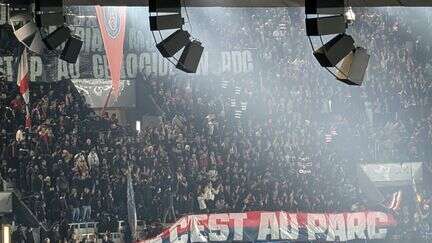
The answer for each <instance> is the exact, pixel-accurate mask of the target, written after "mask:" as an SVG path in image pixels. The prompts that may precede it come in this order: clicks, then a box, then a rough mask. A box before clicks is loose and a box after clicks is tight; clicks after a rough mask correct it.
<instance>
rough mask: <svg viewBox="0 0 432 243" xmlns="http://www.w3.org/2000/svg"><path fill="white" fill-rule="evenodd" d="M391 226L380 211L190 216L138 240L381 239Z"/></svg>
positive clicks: (144, 242)
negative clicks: (153, 235)
mask: <svg viewBox="0 0 432 243" xmlns="http://www.w3.org/2000/svg"><path fill="white" fill-rule="evenodd" d="M394 225H396V222H395V219H394V217H393V216H392V215H390V214H387V213H383V212H356V213H340V214H312V213H288V212H247V213H221V214H209V215H190V216H186V217H183V218H181V219H179V220H178V221H177V222H176V223H174V224H173V225H172V226H171V227H170V228H168V229H166V230H164V231H163V232H162V233H161V234H160V235H158V236H157V237H156V238H153V239H149V240H142V241H139V242H140V243H168V242H215V241H216V242H233V241H234V242H235V241H241V242H271V241H281V240H282V241H288V240H295V241H303V242H311V241H319V242H323V241H324V242H325V241H328V242H331V241H339V242H345V241H349V240H354V239H370V240H372V239H385V237H386V235H387V230H388V228H390V227H392V226H394Z"/></svg>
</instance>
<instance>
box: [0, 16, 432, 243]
mask: <svg viewBox="0 0 432 243" xmlns="http://www.w3.org/2000/svg"><path fill="white" fill-rule="evenodd" d="M231 11H233V12H235V11H234V10H231ZM244 11H246V14H245V13H243V15H244V16H248V17H243V18H241V21H239V22H238V27H233V28H232V29H231V31H235V30H241V31H239V32H236V31H235V32H236V34H235V35H239V36H240V37H241V38H240V39H242V40H245V41H244V42H240V41H238V42H236V43H237V44H241V45H243V44H244V43H246V45H250V47H253V46H254V47H257V49H258V50H260V53H259V59H261V60H262V67H261V68H259V69H260V70H257V72H256V73H254V74H253V75H252V74H250V75H249V74H248V75H232V78H231V80H230V81H229V84H228V86H226V85H225V84H223V85H221V80H220V79H219V77H217V76H216V77H212V78H209V79H210V81H212V82H208V81H206V82H204V81H203V80H199V78H198V77H197V78H191V79H192V80H191V81H192V82H190V83H188V82H184V81H182V80H181V77H178V78H176V79H173V78H169V79H165V78H160V77H156V76H152V75H150V76H148V77H146V79H145V80H144V82H147V83H148V84H149V87H151V93H152V95H153V98H154V99H155V100H156V103H157V105H158V106H159V107H160V108H161V110H162V111H163V116H162V117H161V119H160V123H159V124H158V125H157V126H151V127H146V128H144V129H143V130H142V131H140V132H137V131H136V130H135V129H134V127H133V126H132V125H131V124H126V125H120V124H119V121H118V118H117V117H116V116H115V115H109V114H107V113H104V114H102V115H101V116H99V115H98V114H96V113H95V112H94V111H92V110H91V109H90V108H89V107H88V105H87V104H86V102H85V100H84V98H83V96H81V94H79V93H78V92H77V91H76V90H75V89H74V87H73V84H72V83H71V82H67V81H63V82H59V83H55V84H46V83H45V84H36V83H35V84H33V83H32V85H31V92H30V94H31V108H30V111H31V118H32V126H31V128H25V127H24V124H25V122H24V121H25V104H24V102H23V99H22V98H21V97H20V96H19V95H18V90H17V87H16V85H15V84H10V83H4V82H2V83H0V85H1V86H0V91H1V95H0V114H1V117H0V125H1V126H0V127H1V129H0V130H1V131H0V133H1V136H0V152H1V153H0V162H1V163H0V166H1V167H0V174H1V177H2V179H3V180H4V181H7V182H10V183H13V184H14V185H15V187H16V188H17V189H18V190H19V191H20V192H21V193H22V195H23V198H24V199H23V200H25V201H26V202H27V203H28V205H29V206H30V208H31V209H32V211H33V213H34V215H35V216H36V217H37V219H38V220H39V221H41V222H43V223H45V224H47V225H58V227H57V226H56V227H57V228H58V229H59V231H60V233H59V234H56V236H55V237H57V238H55V237H52V238H54V239H52V240H53V241H54V242H56V241H55V240H56V239H57V240H58V239H59V238H66V237H68V229H67V227H66V226H64V225H65V224H66V225H67V223H68V222H82V221H90V220H91V221H98V222H100V223H101V225H103V226H102V227H100V228H101V229H100V230H101V231H109V230H111V229H110V226H109V222H111V221H113V220H114V221H115V220H120V219H125V218H126V215H127V210H126V174H127V172H128V169H130V170H131V174H132V177H133V182H134V190H135V200H136V206H137V213H138V217H139V218H140V219H143V220H145V221H146V222H147V223H148V224H158V223H160V222H167V221H168V222H172V221H174V220H175V219H176V218H178V217H179V216H180V215H185V214H191V213H212V212H239V211H249V210H286V211H307V212H342V211H356V210H363V209H367V208H368V203H367V202H366V201H365V200H364V197H363V196H362V192H361V190H360V189H359V188H358V187H357V183H356V180H355V171H356V170H355V168H356V164H357V163H358V162H359V161H360V162H370V161H383V160H386V161H395V162H396V161H397V162H408V161H423V162H426V163H427V166H428V167H429V168H430V160H429V159H430V158H431V154H430V153H431V151H432V144H431V142H432V112H431V109H430V108H429V107H430V105H431V104H432V102H431V101H432V100H431V99H432V93H431V92H432V86H431V83H430V78H431V77H432V76H431V74H430V73H428V72H429V71H428V70H429V68H428V67H427V65H425V63H426V61H425V60H429V59H430V57H431V55H432V52H431V50H430V47H426V48H425V46H424V45H423V43H418V42H416V39H421V38H417V37H412V35H409V34H410V33H411V32H412V30H411V29H410V25H409V23H406V22H404V21H405V19H404V21H401V20H400V19H398V18H389V17H388V16H387V15H383V14H380V12H379V10H368V11H365V12H364V13H361V16H360V17H358V18H359V24H358V25H359V27H358V31H357V32H355V33H356V37H357V38H359V39H358V41H359V42H360V43H361V42H363V43H366V45H367V47H368V48H369V49H370V50H372V51H371V53H372V58H371V63H372V64H373V65H371V66H370V69H369V71H368V74H367V78H366V80H367V81H366V83H365V85H364V86H363V87H361V88H356V89H350V88H347V87H345V86H343V85H342V84H336V81H335V80H332V79H331V80H330V79H328V78H323V73H322V72H321V70H320V69H319V68H318V67H317V64H316V63H315V61H314V60H313V59H312V58H311V57H310V56H311V55H309V54H310V52H311V51H310V48H309V47H308V46H307V44H308V43H307V41H306V40H305V37H304V35H303V34H302V35H293V34H292V33H297V32H298V33H304V30H303V28H304V27H303V21H304V20H303V18H304V17H303V12H302V11H300V10H290V11H285V10H283V11H282V10H278V9H271V10H244ZM229 13H230V11H227V14H229ZM205 23H207V24H209V23H208V22H205ZM251 23H252V24H251ZM210 24H212V25H220V23H217V22H211V21H210ZM214 29H218V30H220V27H216V26H215V28H214ZM224 31H230V30H227V29H224V30H220V32H221V35H220V36H234V34H230V33H224ZM255 32H256V33H259V35H260V36H259V38H257V39H255V38H253V39H252V38H251V37H250V35H249V34H248V33H255ZM382 32H384V33H382ZM400 36H404V37H406V38H407V39H403V38H400ZM409 36H411V38H413V39H409V38H410V37H409ZM224 41H226V40H221V42H220V43H225V42H224ZM225 44H227V45H230V46H231V45H232V42H231V43H230V44H228V43H225ZM221 46H223V44H221ZM389 46H393V47H394V49H396V50H399V51H398V52H395V51H393V49H391V48H388V47H389ZM378 50H379V51H378ZM287 66H288V67H287ZM314 70H319V71H314ZM231 89H236V90H239V92H231ZM347 145H348V146H347ZM420 191H421V200H419V202H418V204H419V205H418V207H419V209H416V208H413V207H414V206H412V205H411V207H408V206H404V207H403V209H402V210H401V212H400V213H399V214H400V215H401V218H406V219H407V220H409V221H407V222H404V224H403V225H404V227H403V230H404V231H407V232H408V233H409V232H418V231H419V230H421V231H424V232H428V231H430V226H431V223H432V215H431V212H430V209H429V205H430V203H432V201H431V200H432V197H431V196H430V195H431V194H430V192H429V191H427V188H421V189H420ZM26 198H27V199H26ZM415 200H416V199H415ZM413 211H415V212H416V213H415V214H412V212H413ZM407 215H409V217H403V216H407ZM412 215H414V216H412ZM408 233H407V234H408ZM17 242H19V241H17Z"/></svg>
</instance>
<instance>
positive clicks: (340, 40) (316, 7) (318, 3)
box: [305, 0, 369, 85]
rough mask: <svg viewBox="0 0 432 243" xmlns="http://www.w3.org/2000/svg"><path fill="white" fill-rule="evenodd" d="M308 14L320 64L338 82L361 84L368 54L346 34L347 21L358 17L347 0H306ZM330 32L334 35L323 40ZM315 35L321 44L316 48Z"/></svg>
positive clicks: (315, 50) (307, 28)
mask: <svg viewBox="0 0 432 243" xmlns="http://www.w3.org/2000/svg"><path fill="white" fill-rule="evenodd" d="M347 11H349V15H347ZM305 14H306V20H305V22H306V34H307V36H308V38H309V40H310V43H311V46H312V49H313V51H314V53H313V54H314V56H315V58H316V59H317V60H318V62H319V63H320V65H321V66H322V67H324V68H325V69H327V70H328V71H329V72H330V73H331V74H332V75H333V76H335V77H336V78H337V79H338V80H339V81H342V82H344V83H346V84H349V85H361V84H362V82H363V78H364V75H365V72H366V68H367V66H368V62H369V55H368V54H367V51H366V49H364V48H361V47H356V46H355V42H354V39H353V38H352V37H351V36H350V35H347V34H345V32H346V29H347V28H348V24H351V23H352V22H353V21H354V19H355V16H354V17H353V16H352V15H354V12H353V11H352V9H351V8H349V7H347V6H346V4H345V0H306V1H305ZM323 15H324V16H323ZM328 35H335V36H334V37H333V38H331V39H330V40H329V41H328V42H326V43H324V38H323V36H328ZM312 36H315V37H319V38H318V39H319V43H320V45H322V46H321V47H319V48H315V46H314V42H313V41H312V38H311V37H312ZM333 70H335V71H333Z"/></svg>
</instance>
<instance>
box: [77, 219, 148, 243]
mask: <svg viewBox="0 0 432 243" xmlns="http://www.w3.org/2000/svg"><path fill="white" fill-rule="evenodd" d="M98 224H99V223H98V222H82V223H71V224H69V228H70V229H73V232H74V235H75V237H76V240H79V241H80V240H82V239H84V238H88V239H90V240H92V241H95V242H97V243H99V242H102V239H103V237H104V236H105V235H106V233H98V232H99V231H98ZM125 225H126V221H124V220H121V221H118V227H117V229H118V231H117V232H110V233H109V234H110V235H111V239H112V241H114V243H121V242H123V235H124V229H125ZM146 229H147V226H146V224H145V221H143V220H138V221H137V233H138V235H139V236H140V235H141V234H143V232H145V230H146Z"/></svg>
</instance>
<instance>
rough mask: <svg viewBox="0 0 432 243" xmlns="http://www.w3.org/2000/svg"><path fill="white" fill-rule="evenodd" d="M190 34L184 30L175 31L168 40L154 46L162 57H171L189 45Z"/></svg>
mask: <svg viewBox="0 0 432 243" xmlns="http://www.w3.org/2000/svg"><path fill="white" fill-rule="evenodd" d="M189 37H190V34H189V33H188V32H187V31H184V30H177V31H176V32H174V33H173V34H171V35H170V36H169V37H168V38H166V39H164V40H163V41H161V42H160V43H158V44H157V45H156V47H157V49H158V50H159V52H160V53H161V54H162V56H163V57H173V56H174V55H175V54H176V53H177V52H179V51H180V50H181V49H183V48H184V47H185V46H187V45H188V44H189V43H190V40H189Z"/></svg>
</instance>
